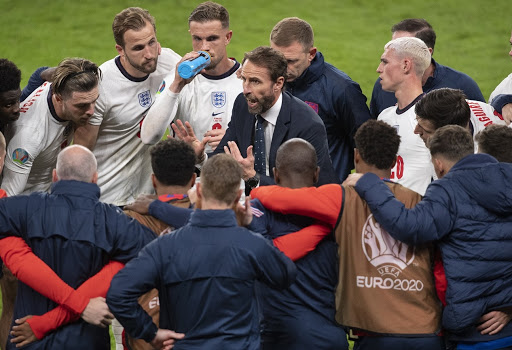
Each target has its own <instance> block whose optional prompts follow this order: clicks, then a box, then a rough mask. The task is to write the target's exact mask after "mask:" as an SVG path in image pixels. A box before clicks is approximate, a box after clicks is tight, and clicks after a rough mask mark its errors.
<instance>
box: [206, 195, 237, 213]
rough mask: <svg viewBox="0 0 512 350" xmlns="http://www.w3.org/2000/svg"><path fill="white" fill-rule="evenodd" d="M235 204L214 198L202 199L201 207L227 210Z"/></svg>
mask: <svg viewBox="0 0 512 350" xmlns="http://www.w3.org/2000/svg"><path fill="white" fill-rule="evenodd" d="M232 208H233V205H229V204H226V203H224V202H220V201H217V200H213V199H206V198H204V197H203V198H202V199H201V209H202V210H225V209H232Z"/></svg>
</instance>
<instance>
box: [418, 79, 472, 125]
mask: <svg viewBox="0 0 512 350" xmlns="http://www.w3.org/2000/svg"><path fill="white" fill-rule="evenodd" d="M414 111H415V113H416V115H417V116H418V117H419V118H421V119H425V120H428V121H429V122H430V123H432V125H433V126H434V128H436V129H439V128H440V127H442V126H445V125H459V126H462V127H467V125H468V123H469V120H470V118H471V110H470V108H469V105H468V103H467V101H466V95H464V92H462V90H458V89H450V88H441V89H436V90H432V91H430V92H429V93H427V94H426V95H425V96H424V97H423V98H422V99H421V100H419V101H418V103H416V105H415V107H414Z"/></svg>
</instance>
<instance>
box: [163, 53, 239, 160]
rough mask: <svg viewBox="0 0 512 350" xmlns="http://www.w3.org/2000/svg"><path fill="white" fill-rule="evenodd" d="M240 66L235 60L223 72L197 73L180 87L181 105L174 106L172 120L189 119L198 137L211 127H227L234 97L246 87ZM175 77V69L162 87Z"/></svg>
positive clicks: (207, 146)
mask: <svg viewBox="0 0 512 350" xmlns="http://www.w3.org/2000/svg"><path fill="white" fill-rule="evenodd" d="M238 69H240V64H239V63H238V62H236V61H235V65H234V66H233V67H232V68H231V69H230V70H229V71H228V72H226V73H225V74H223V75H220V76H210V75H206V74H198V75H197V76H196V77H195V78H194V79H193V80H192V81H191V82H190V83H189V84H187V85H185V87H184V88H183V90H181V92H180V94H179V97H178V108H177V109H174V110H173V113H174V112H176V114H175V115H174V116H173V115H171V120H176V119H180V120H181V121H182V122H183V123H184V122H185V121H188V122H189V123H190V125H192V128H193V129H194V133H195V134H196V136H197V137H198V138H199V139H202V138H203V135H204V134H205V133H206V132H207V131H208V130H213V129H227V127H228V123H229V121H230V120H231V112H232V110H233V104H234V102H235V99H236V98H237V96H238V95H240V93H241V92H242V91H243V87H242V80H241V79H238V77H237V75H236V72H237V70H238ZM173 81H174V72H173V73H172V74H169V75H168V76H167V77H166V78H165V79H164V81H163V83H162V86H161V88H160V91H162V88H165V85H166V84H169V85H170V84H171V83H172V82H173ZM205 150H206V152H211V148H210V146H209V145H206V149H205Z"/></svg>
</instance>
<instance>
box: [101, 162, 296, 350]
mask: <svg viewBox="0 0 512 350" xmlns="http://www.w3.org/2000/svg"><path fill="white" fill-rule="evenodd" d="M241 176H242V169H241V168H240V166H239V165H238V163H237V162H236V161H235V160H233V159H232V158H231V157H230V156H228V155H218V156H215V157H213V158H212V159H210V160H209V161H208V162H207V163H206V164H205V165H204V167H203V169H202V172H201V182H200V183H199V184H198V185H197V186H198V187H197V195H198V197H199V198H200V200H201V205H202V209H201V210H198V211H196V212H195V213H194V214H193V216H192V218H191V220H190V222H189V224H188V225H186V226H184V227H182V228H181V229H179V230H177V231H175V232H174V233H173V234H170V235H164V236H162V237H160V238H158V239H157V240H156V241H155V242H154V244H149V245H148V246H147V247H145V248H144V250H143V251H142V252H141V254H140V255H139V257H138V258H136V259H134V260H133V261H132V263H129V264H127V265H126V267H125V268H124V269H123V270H122V271H121V272H120V273H118V274H117V275H116V276H115V277H114V279H113V280H112V284H111V287H110V290H109V292H108V294H107V304H108V305H109V307H110V309H111V310H112V311H113V313H114V315H115V316H116V317H117V319H118V320H119V321H120V322H121V324H122V325H123V326H124V327H125V329H126V330H127V331H128V332H129V333H130V334H131V335H132V336H134V337H136V338H141V339H144V340H146V341H149V340H151V339H152V338H153V337H154V334H155V333H156V332H157V329H158V328H157V326H156V325H155V324H153V322H152V321H151V319H150V317H149V315H147V314H146V313H145V312H144V311H143V310H142V308H141V307H140V306H139V304H138V303H137V299H138V297H139V296H140V295H141V294H143V293H145V292H147V291H148V290H149V289H151V288H154V287H156V288H157V289H158V291H159V295H160V300H161V302H160V306H161V309H160V328H168V329H174V330H176V331H179V332H183V333H185V338H184V339H182V340H180V341H178V342H177V343H176V346H175V348H176V349H180V348H181V349H185V348H186V349H205V348H208V349H221V348H222V349H237V350H238V349H259V348H260V338H259V327H258V323H259V322H258V319H259V317H258V312H257V305H256V299H255V295H254V283H255V281H256V280H260V281H262V282H263V283H266V284H268V285H269V286H272V287H274V288H285V287H287V286H288V285H290V284H291V283H292V282H293V281H294V279H295V275H296V268H295V266H294V264H293V263H292V262H291V260H289V259H288V258H286V257H285V256H284V255H283V254H282V253H280V252H279V251H278V250H277V249H275V248H273V247H272V246H271V245H270V244H269V243H268V242H267V241H266V240H265V239H264V238H263V237H261V236H259V235H256V234H254V233H252V232H250V231H248V230H247V229H245V228H242V227H238V225H237V221H236V218H235V214H234V212H233V210H232V209H231V208H232V206H233V204H236V203H237V202H238V200H239V198H240V196H241V190H239V187H240V180H241Z"/></svg>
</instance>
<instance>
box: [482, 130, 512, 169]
mask: <svg viewBox="0 0 512 350" xmlns="http://www.w3.org/2000/svg"><path fill="white" fill-rule="evenodd" d="M476 142H478V152H479V153H487V154H489V155H491V156H493V157H494V158H496V159H497V160H498V161H499V162H505V163H512V129H511V128H509V127H508V126H506V125H496V124H492V125H489V126H488V127H486V128H485V129H484V130H482V131H480V132H479V133H478V134H476Z"/></svg>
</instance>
